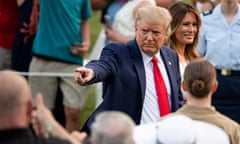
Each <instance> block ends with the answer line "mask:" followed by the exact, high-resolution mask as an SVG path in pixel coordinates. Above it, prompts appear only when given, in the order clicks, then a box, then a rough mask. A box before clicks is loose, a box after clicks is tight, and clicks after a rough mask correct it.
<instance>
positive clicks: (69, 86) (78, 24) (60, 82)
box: [29, 0, 91, 131]
mask: <svg viewBox="0 0 240 144" xmlns="http://www.w3.org/2000/svg"><path fill="white" fill-rule="evenodd" d="M90 16H91V6H90V1H85V0H69V1H49V0H41V1H40V19H39V22H38V29H37V33H36V37H35V40H34V44H33V55H34V56H33V59H32V61H31V64H30V72H47V73H54V74H58V73H72V71H73V69H74V68H75V67H77V66H79V65H82V64H83V56H84V54H86V53H87V52H88V50H89V48H90V29H89V23H88V19H89V18H90ZM29 80H30V84H31V88H32V95H33V96H35V95H36V93H37V92H41V93H43V96H44V102H45V103H46V105H47V107H49V108H50V109H53V108H54V102H55V99H56V95H57V87H58V86H59V87H60V88H61V91H62V92H63V104H64V110H65V116H66V128H67V130H69V131H72V130H74V129H79V128H80V117H79V115H80V109H81V108H82V106H83V104H84V101H85V98H86V96H87V95H88V93H87V91H88V88H87V87H81V86H79V85H77V84H76V83H75V82H74V81H73V80H72V78H71V77H69V76H65V75H59V76H52V77H34V76H30V77H29Z"/></svg>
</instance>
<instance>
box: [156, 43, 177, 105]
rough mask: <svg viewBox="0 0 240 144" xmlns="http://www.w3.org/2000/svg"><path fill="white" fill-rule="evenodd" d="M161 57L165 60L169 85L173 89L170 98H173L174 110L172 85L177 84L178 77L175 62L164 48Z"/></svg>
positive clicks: (161, 50)
mask: <svg viewBox="0 0 240 144" xmlns="http://www.w3.org/2000/svg"><path fill="white" fill-rule="evenodd" d="M160 55H161V57H162V59H163V63H164V65H165V68H166V71H167V75H168V79H169V84H170V87H171V96H170V97H171V103H172V108H171V109H173V106H174V104H173V102H174V100H173V97H172V94H173V85H172V84H173V83H174V82H175V81H174V79H173V78H174V77H176V76H175V75H174V73H173V64H174V62H173V61H172V59H171V56H170V55H168V54H167V52H166V50H164V47H162V48H161V49H160Z"/></svg>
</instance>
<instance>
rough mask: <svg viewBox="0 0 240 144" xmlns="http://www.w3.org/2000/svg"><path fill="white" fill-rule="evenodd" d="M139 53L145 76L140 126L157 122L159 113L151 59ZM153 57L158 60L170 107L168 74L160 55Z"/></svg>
mask: <svg viewBox="0 0 240 144" xmlns="http://www.w3.org/2000/svg"><path fill="white" fill-rule="evenodd" d="M141 53H142V57H143V62H144V68H145V75H146V91H145V97H144V101H143V108H142V116H141V121H140V124H145V123H151V122H154V121H156V120H158V119H159V118H160V112H159V106H158V97H157V93H156V88H155V82H154V75H153V64H152V61H151V60H152V57H149V56H148V55H146V54H145V53H144V52H141ZM155 56H156V57H157V58H158V66H159V69H160V71H161V74H162V76H163V79H164V82H165V85H166V88H167V93H168V99H169V103H170V105H171V101H170V95H171V88H170V84H169V79H168V74H167V71H166V69H165V66H164V63H163V61H162V58H161V57H160V53H157V54H156V55H155Z"/></svg>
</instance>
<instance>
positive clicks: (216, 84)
mask: <svg viewBox="0 0 240 144" xmlns="http://www.w3.org/2000/svg"><path fill="white" fill-rule="evenodd" d="M217 88H218V81H215V82H214V84H213V86H212V88H211V92H212V93H215V92H216V91H217Z"/></svg>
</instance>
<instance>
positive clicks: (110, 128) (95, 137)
mask: <svg viewBox="0 0 240 144" xmlns="http://www.w3.org/2000/svg"><path fill="white" fill-rule="evenodd" d="M134 126H135V124H134V122H133V120H132V119H131V118H130V117H129V116H128V115H127V114H125V113H122V112H118V111H106V112H101V113H99V114H98V115H97V116H96V119H95V121H94V122H93V123H92V125H91V131H92V133H91V137H90V141H91V144H134V142H133V129H134Z"/></svg>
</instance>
